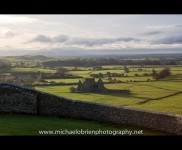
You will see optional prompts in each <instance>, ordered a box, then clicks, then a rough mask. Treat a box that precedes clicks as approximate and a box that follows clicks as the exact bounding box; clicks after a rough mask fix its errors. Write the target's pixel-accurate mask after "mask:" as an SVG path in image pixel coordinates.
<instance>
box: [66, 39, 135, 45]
mask: <svg viewBox="0 0 182 150" xmlns="http://www.w3.org/2000/svg"><path fill="white" fill-rule="evenodd" d="M130 41H139V39H135V38H130V37H127V38H100V39H97V38H95V39H93V38H92V39H89V38H73V39H72V40H70V41H69V42H68V43H67V44H75V45H84V46H88V47H92V46H98V45H104V44H112V43H116V42H130Z"/></svg>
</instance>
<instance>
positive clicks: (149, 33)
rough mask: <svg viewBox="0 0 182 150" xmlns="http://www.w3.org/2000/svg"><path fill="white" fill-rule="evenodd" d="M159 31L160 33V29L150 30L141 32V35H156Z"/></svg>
mask: <svg viewBox="0 0 182 150" xmlns="http://www.w3.org/2000/svg"><path fill="white" fill-rule="evenodd" d="M160 33H162V31H151V32H146V33H143V35H156V34H160Z"/></svg>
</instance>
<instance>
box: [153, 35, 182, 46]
mask: <svg viewBox="0 0 182 150" xmlns="http://www.w3.org/2000/svg"><path fill="white" fill-rule="evenodd" d="M152 43H153V44H182V34H181V35H173V36H169V37H165V38H162V39H158V40H156V41H153V42H152Z"/></svg>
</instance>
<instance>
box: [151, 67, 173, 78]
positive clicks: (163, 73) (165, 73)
mask: <svg viewBox="0 0 182 150" xmlns="http://www.w3.org/2000/svg"><path fill="white" fill-rule="evenodd" d="M170 74H171V69H170V68H169V67H167V68H164V69H163V70H161V71H160V72H159V73H156V72H155V73H153V74H152V77H153V78H154V79H156V80H159V79H164V78H166V77H167V76H169V75H170Z"/></svg>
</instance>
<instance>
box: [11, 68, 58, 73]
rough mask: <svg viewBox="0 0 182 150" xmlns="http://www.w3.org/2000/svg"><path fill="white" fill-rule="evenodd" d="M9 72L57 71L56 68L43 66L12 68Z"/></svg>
mask: <svg viewBox="0 0 182 150" xmlns="http://www.w3.org/2000/svg"><path fill="white" fill-rule="evenodd" d="M9 72H42V73H56V70H52V69H42V68H11V69H10V70H9Z"/></svg>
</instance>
